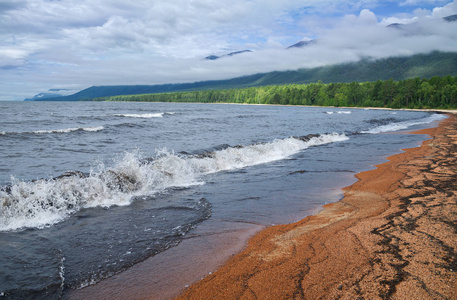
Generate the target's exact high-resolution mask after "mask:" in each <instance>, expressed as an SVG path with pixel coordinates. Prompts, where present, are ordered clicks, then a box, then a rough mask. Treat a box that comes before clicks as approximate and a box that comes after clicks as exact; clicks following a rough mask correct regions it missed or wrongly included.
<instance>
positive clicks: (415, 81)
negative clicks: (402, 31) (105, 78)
mask: <svg viewBox="0 0 457 300" xmlns="http://www.w3.org/2000/svg"><path fill="white" fill-rule="evenodd" d="M93 100H98V101H145V102H203V103H221V102H222V103H247V104H283V105H321V106H348V107H351V106H352V107H355V106H357V107H388V108H444V109H448V108H457V76H450V75H448V76H443V77H439V76H435V77H432V78H431V79H426V78H419V77H416V78H412V79H406V80H400V81H394V80H392V79H389V80H385V81H381V80H378V81H374V82H363V83H358V82H351V83H329V84H324V83H322V82H320V81H319V82H317V83H310V84H287V85H275V86H264V87H251V88H243V89H225V90H207V91H192V92H179V93H162V94H143V95H128V96H113V97H102V98H97V99H93Z"/></svg>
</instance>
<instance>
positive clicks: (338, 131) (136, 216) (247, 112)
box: [0, 102, 445, 299]
mask: <svg viewBox="0 0 457 300" xmlns="http://www.w3.org/2000/svg"><path fill="white" fill-rule="evenodd" d="M444 118H445V116H443V115H438V114H434V113H427V112H406V111H391V110H367V109H338V108H309V107H289V106H288V107H285V106H247V105H222V104H178V103H117V102H113V103H111V102H102V103H100V102H0V186H1V187H2V188H1V189H0V296H3V298H6V299H8V298H12V299H17V298H36V299H59V298H61V297H63V296H64V295H65V294H66V293H67V292H68V291H69V290H70V289H79V288H81V287H85V286H88V285H91V284H94V283H97V282H98V281H100V280H102V279H103V278H107V277H110V276H112V275H113V274H117V273H119V272H121V271H124V270H126V269H128V268H129V267H131V266H133V265H135V264H137V263H138V262H141V261H143V260H145V259H147V258H148V257H151V256H154V255H155V254H157V253H160V252H162V251H166V250H167V249H169V248H171V247H174V246H176V245H177V244H179V243H180V241H181V240H182V239H183V238H185V237H186V236H187V235H189V234H190V233H192V230H195V228H198V226H199V224H206V223H205V222H213V223H214V224H222V223H224V224H243V223H246V224H258V225H262V226H266V225H271V224H278V223H288V222H292V221H296V220H299V219H302V218H303V217H305V216H306V215H309V214H310V213H312V212H314V211H316V209H318V208H319V207H321V205H323V204H325V203H329V202H334V201H337V200H339V199H341V197H342V192H341V188H342V187H344V186H347V185H349V184H351V183H353V182H354V174H355V173H357V172H360V171H363V170H367V169H370V168H372V167H373V165H375V164H378V163H382V162H384V161H385V159H386V157H387V156H389V155H392V154H395V153H399V152H401V150H400V149H404V148H408V147H414V146H417V145H418V144H419V143H420V142H421V141H423V140H424V139H426V138H427V137H426V136H424V135H413V134H396V132H398V131H399V130H406V129H407V130H411V129H419V128H424V127H427V126H432V125H433V124H434V122H435V121H438V120H441V119H444Z"/></svg>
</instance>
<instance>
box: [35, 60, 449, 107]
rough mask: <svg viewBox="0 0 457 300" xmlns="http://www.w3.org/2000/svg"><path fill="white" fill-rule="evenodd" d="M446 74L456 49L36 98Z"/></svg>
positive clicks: (81, 97) (66, 98)
mask: <svg viewBox="0 0 457 300" xmlns="http://www.w3.org/2000/svg"><path fill="white" fill-rule="evenodd" d="M445 75H453V76H456V75H457V53H456V52H438V51H434V52H431V53H428V54H416V55H413V56H398V57H390V58H384V59H378V60H372V59H368V58H365V59H362V60H360V61H358V62H351V63H344V64H338V65H331V66H324V67H317V68H312V69H299V70H291V71H273V72H268V73H258V74H253V75H248V76H241V77H236V78H232V79H226V80H210V81H199V82H193V83H178V84H161V85H113V86H92V87H89V88H87V89H84V90H82V91H79V92H77V93H75V94H72V95H68V96H64V97H54V98H45V99H43V98H40V99H36V100H34V101H78V100H87V99H92V98H98V97H108V96H118V95H135V94H152V93H167V92H184V91H196V90H211V89H231V88H245V87H255V86H267V85H283V84H292V83H297V84H305V83H312V82H318V81H321V82H323V83H332V82H333V83H337V82H342V83H347V82H353V81H358V82H366V81H377V80H389V79H394V80H403V79H408V78H414V77H425V78H431V77H433V76H445Z"/></svg>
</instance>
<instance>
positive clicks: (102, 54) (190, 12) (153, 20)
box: [0, 0, 457, 100]
mask: <svg viewBox="0 0 457 300" xmlns="http://www.w3.org/2000/svg"><path fill="white" fill-rule="evenodd" d="M426 2H427V1H420V3H426ZM448 2H449V1H444V2H442V3H443V6H442V7H437V8H434V9H433V8H430V7H427V8H424V9H421V8H420V7H412V8H411V10H412V12H411V13H409V14H404V13H403V14H391V15H390V16H388V17H386V18H385V19H383V20H382V21H381V22H378V16H376V15H375V13H374V11H375V8H376V7H377V6H378V5H379V4H382V3H384V4H385V3H396V2H395V1H393V0H392V1H391V0H387V2H385V1H380V0H358V1H343V0H307V1H303V0H284V1H277V0H233V1H230V2H228V1H217V0H194V1H190V0H176V1H165V0H155V1H150V0H136V1H124V0H66V1H46V0H21V1H15V0H10V1H8V2H2V0H0V69H1V68H2V72H1V73H0V91H1V92H0V93H3V94H0V100H5V99H9V98H8V97H10V95H12V94H14V93H16V95H17V96H16V98H18V97H22V96H23V94H24V93H28V95H27V96H32V95H33V94H36V93H38V92H43V91H46V90H47V89H49V88H53V87H59V88H62V87H66V86H69V87H71V88H75V87H77V88H85V87H88V86H91V85H103V84H160V83H169V82H170V83H177V82H192V81H199V80H208V79H224V78H230V77H234V76H241V75H247V74H253V73H256V72H268V71H273V70H287V69H297V68H300V67H315V66H321V65H325V64H329V63H339V62H344V61H355V60H357V59H360V58H361V57H367V56H372V57H386V56H389V55H399V54H413V53H422V52H427V51H431V50H435V49H442V50H446V49H451V50H450V51H452V47H454V48H453V49H454V51H455V49H457V45H456V42H455V41H456V40H457V37H456V35H455V33H454V32H457V29H456V28H455V26H454V25H455V24H450V23H446V24H444V23H443V24H441V23H440V22H437V23H436V24H435V23H433V25H430V24H431V23H430V24H428V23H427V24H426V25H420V24H422V22H423V21H426V20H433V19H439V18H441V17H442V16H445V15H450V14H454V13H457V12H456V1H454V2H452V3H448ZM5 3H6V4H5ZM417 3H418V1H405V2H403V4H405V5H406V4H408V5H413V4H417ZM446 3H448V4H446ZM397 4H398V3H396V4H395V5H397ZM444 4H446V5H444ZM335 15H336V17H335ZM390 23H402V24H415V23H417V24H419V25H410V26H411V27H410V28H411V30H412V31H414V33H416V34H415V35H412V34H411V31H409V32H408V34H405V33H404V32H401V31H398V30H395V29H393V28H386V26H385V25H388V24H390ZM453 30H455V31H453ZM418 32H420V33H421V34H419V35H418V34H417V33H418ZM305 37H307V38H318V43H317V44H313V45H310V46H308V47H306V48H303V49H294V50H287V51H286V50H284V48H285V47H287V46H289V45H291V44H293V43H295V42H297V41H298V40H300V39H302V38H305ZM247 48H249V49H252V50H255V52H253V53H245V54H242V55H237V56H233V57H226V58H224V59H221V60H218V61H205V60H203V59H202V58H203V57H205V56H207V55H210V54H222V53H227V52H230V51H236V50H244V49H247Z"/></svg>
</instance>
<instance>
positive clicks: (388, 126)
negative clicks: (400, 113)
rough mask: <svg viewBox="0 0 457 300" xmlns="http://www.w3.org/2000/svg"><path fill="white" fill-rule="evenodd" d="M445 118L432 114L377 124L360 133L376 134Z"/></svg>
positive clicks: (441, 115) (444, 117) (444, 116)
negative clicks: (416, 118) (419, 117)
mask: <svg viewBox="0 0 457 300" xmlns="http://www.w3.org/2000/svg"><path fill="white" fill-rule="evenodd" d="M446 118H447V116H446V115H443V114H433V115H431V116H428V117H426V118H423V119H418V120H409V121H403V122H397V123H389V124H385V125H381V126H377V127H375V128H372V129H369V130H365V131H362V132H361V133H370V134H376V133H383V132H392V131H399V130H404V129H407V128H409V127H411V126H416V125H422V124H429V123H432V122H435V121H440V120H444V119H446Z"/></svg>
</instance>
